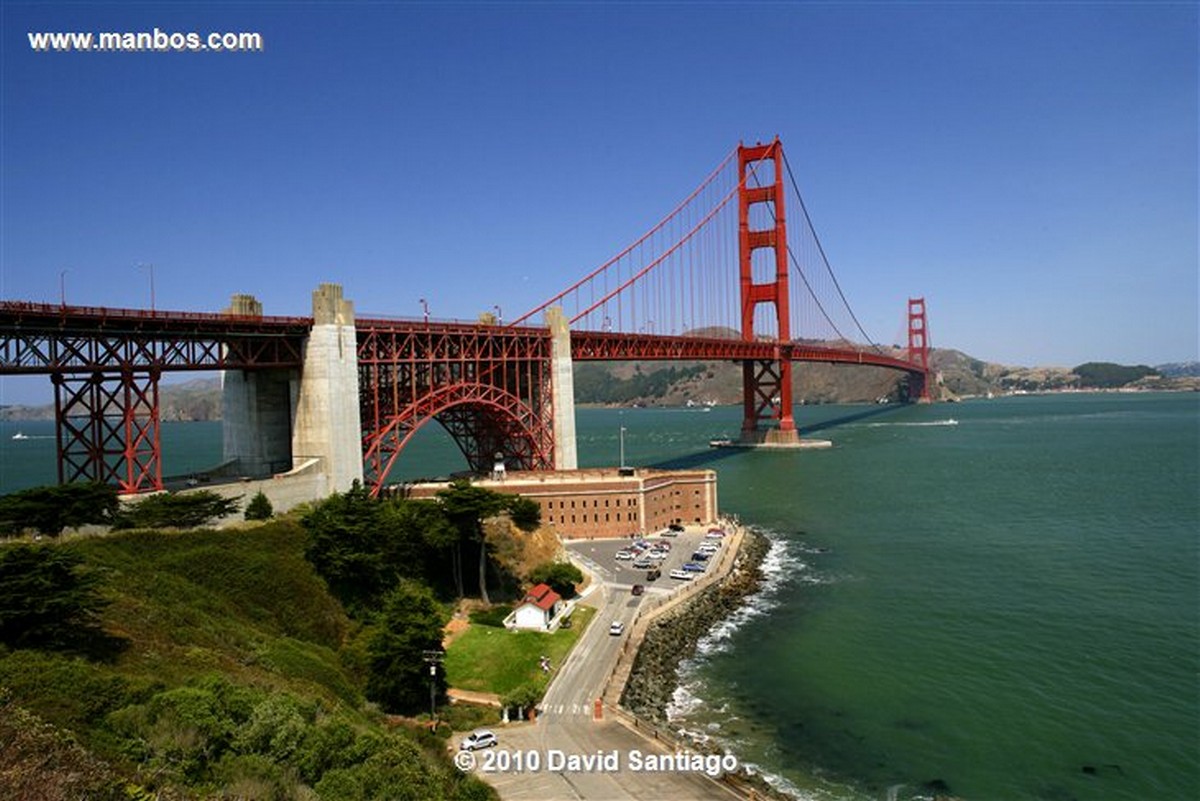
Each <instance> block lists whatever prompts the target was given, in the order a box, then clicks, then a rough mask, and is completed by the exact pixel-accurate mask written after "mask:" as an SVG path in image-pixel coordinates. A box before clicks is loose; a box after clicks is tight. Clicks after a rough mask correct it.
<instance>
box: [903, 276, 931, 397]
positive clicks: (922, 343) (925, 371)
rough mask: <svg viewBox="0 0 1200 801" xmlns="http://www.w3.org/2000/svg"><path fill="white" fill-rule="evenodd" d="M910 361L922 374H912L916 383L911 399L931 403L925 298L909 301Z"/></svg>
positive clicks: (910, 299)
mask: <svg viewBox="0 0 1200 801" xmlns="http://www.w3.org/2000/svg"><path fill="white" fill-rule="evenodd" d="M908 360H909V362H911V363H912V364H913V365H914V366H916V367H917V368H918V369H919V370H920V371H921V372H920V373H912V374H911V375H912V376H913V378H912V379H911V380H912V381H914V382H915V383H916V386H915V387H913V389H915V390H916V392H912V391H910V393H909V394H910V397H911V396H914V395H915V396H916V399H917V400H918V401H919V402H920V403H930V402H931V401H932V398H931V396H930V394H929V383H930V382H929V378H930V376H929V328H928V320H927V318H926V316H925V298H909V299H908Z"/></svg>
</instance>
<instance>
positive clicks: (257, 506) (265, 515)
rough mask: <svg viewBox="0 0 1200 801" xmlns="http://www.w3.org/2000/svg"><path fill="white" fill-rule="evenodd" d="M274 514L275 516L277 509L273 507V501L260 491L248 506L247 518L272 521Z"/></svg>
mask: <svg viewBox="0 0 1200 801" xmlns="http://www.w3.org/2000/svg"><path fill="white" fill-rule="evenodd" d="M273 514H275V509H274V507H272V506H271V499H270V498H268V497H267V496H266V495H265V494H264V493H263V491H262V490H259V491H258V492H257V493H256V494H255V496H254V497H253V498H251V499H250V503H248V504H246V514H245V517H246V519H247V520H270V519H271V515H273Z"/></svg>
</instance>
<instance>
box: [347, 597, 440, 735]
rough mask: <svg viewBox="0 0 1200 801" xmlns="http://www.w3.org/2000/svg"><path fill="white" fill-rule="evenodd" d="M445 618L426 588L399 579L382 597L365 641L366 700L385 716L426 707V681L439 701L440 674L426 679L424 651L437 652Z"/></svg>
mask: <svg viewBox="0 0 1200 801" xmlns="http://www.w3.org/2000/svg"><path fill="white" fill-rule="evenodd" d="M448 621H449V616H448V615H447V614H446V612H445V610H444V609H443V608H442V607H441V605H440V604H438V602H437V600H436V599H435V598H434V597H433V592H432V591H430V589H429V588H428V587H426V586H425V585H423V584H420V583H418V582H415V581H409V580H405V581H401V582H400V583H399V584H398V585H396V588H395V589H393V590H392V591H391V592H390V593H388V595H387V597H386V598H385V600H384V604H383V611H382V612H381V613H380V614H379V616H378V618H377V622H376V627H375V630H374V632H373V633H372V634H371V637H370V640H369V641H368V643H367V655H368V665H369V668H370V674H369V675H368V677H367V697H368V698H370V699H371V700H372V701H375V702H377V703H378V704H380V706H382V707H383V708H384V709H386V710H388V711H390V712H399V713H413V712H417V711H420V710H422V709H424V708H425V705H426V704H428V703H429V695H430V690H429V682H430V680H431V679H432V680H433V681H434V682H435V684H434V694H435V697H437V698H444V696H445V693H446V680H445V676H444V675H443V672H442V671H440V670H439V671H438V672H437V675H436V676H434V677H431V676H430V675H429V669H428V667H427V666H426V663H425V660H424V654H425V652H426V651H441V650H442V630H443V629H444V628H445V626H446V623H447V622H448Z"/></svg>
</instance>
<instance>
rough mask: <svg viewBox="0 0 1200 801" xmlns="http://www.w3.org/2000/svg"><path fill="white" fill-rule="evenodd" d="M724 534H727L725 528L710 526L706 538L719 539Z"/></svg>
mask: <svg viewBox="0 0 1200 801" xmlns="http://www.w3.org/2000/svg"><path fill="white" fill-rule="evenodd" d="M724 536H725V529H722V528H710V529H709V530H708V533H707V534H705V535H704V538H705V539H709V540H719V539H721V538H722V537H724Z"/></svg>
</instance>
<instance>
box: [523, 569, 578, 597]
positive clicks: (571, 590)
mask: <svg viewBox="0 0 1200 801" xmlns="http://www.w3.org/2000/svg"><path fill="white" fill-rule="evenodd" d="M582 581H583V573H582V571H580V569H579V568H577V567H575V565H573V564H571V563H570V562H543V563H542V564H540V565H538V566H537V567H535V568H534V569H533V570H530V571H529V582H530V583H531V584H541V583H543V582H544V583H546V584H549V585H550V588H551V589H552V590H554V591H555V592H557V593H558V594H559V595H561V596H562V597H564V598H574V597H575V585H576V584H579V583H581V582H582Z"/></svg>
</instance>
